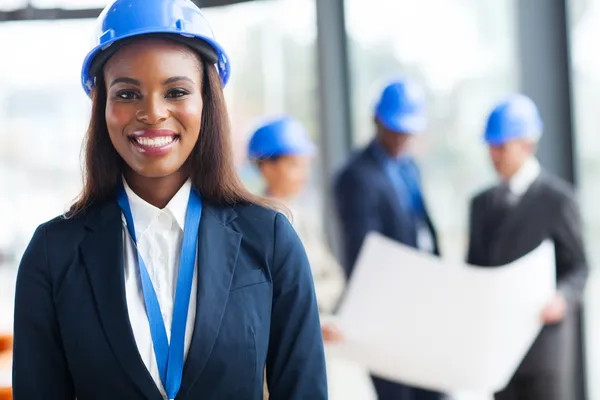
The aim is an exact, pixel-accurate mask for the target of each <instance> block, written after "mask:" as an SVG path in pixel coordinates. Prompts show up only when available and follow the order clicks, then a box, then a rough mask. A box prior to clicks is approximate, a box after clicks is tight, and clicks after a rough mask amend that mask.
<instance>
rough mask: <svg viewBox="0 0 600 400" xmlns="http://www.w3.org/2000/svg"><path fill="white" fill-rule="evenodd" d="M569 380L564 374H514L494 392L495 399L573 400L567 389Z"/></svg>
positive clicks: (570, 391)
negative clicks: (502, 386) (500, 388)
mask: <svg viewBox="0 0 600 400" xmlns="http://www.w3.org/2000/svg"><path fill="white" fill-rule="evenodd" d="M570 382H571V380H570V379H568V378H567V377H566V376H565V374H560V373H552V372H545V373H538V374H535V375H530V376H527V375H522V376H515V377H514V378H513V379H512V381H511V382H510V384H509V385H508V386H507V387H506V389H504V390H503V391H501V392H499V393H496V395H495V396H494V398H495V400H573V399H572V398H571V397H570V396H572V393H573V391H572V390H569V385H570Z"/></svg>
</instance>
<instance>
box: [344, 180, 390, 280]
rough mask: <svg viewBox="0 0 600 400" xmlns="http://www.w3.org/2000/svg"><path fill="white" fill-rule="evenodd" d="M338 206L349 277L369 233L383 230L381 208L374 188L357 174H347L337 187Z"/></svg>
mask: <svg viewBox="0 0 600 400" xmlns="http://www.w3.org/2000/svg"><path fill="white" fill-rule="evenodd" d="M334 198H335V206H336V209H337V213H338V218H339V224H340V225H339V226H340V234H341V238H342V246H343V257H344V259H343V266H344V269H345V271H346V278H347V279H350V277H351V275H352V271H353V269H354V264H355V263H356V259H357V258H358V254H359V252H360V249H361V246H362V244H363V240H364V239H365V236H366V235H367V233H369V232H371V231H373V232H381V230H382V227H381V219H380V211H379V209H378V207H377V198H376V195H375V193H374V190H373V188H372V187H369V185H368V183H367V182H364V179H361V177H359V176H356V175H355V174H351V173H346V174H344V175H342V176H340V178H339V179H338V181H337V182H336V183H335V186H334Z"/></svg>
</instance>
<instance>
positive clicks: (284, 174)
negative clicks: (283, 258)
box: [248, 116, 345, 339]
mask: <svg viewBox="0 0 600 400" xmlns="http://www.w3.org/2000/svg"><path fill="white" fill-rule="evenodd" d="M315 150H316V149H315V146H314V144H313V143H312V142H311V141H310V139H309V137H308V135H307V133H306V131H305V130H304V127H303V126H302V125H301V124H300V122H298V121H297V120H295V119H293V118H291V117H287V116H284V117H278V118H274V119H272V120H269V121H266V122H264V123H263V124H262V125H261V126H259V127H258V128H257V129H256V130H255V131H254V132H253V134H252V136H251V138H250V142H249V144H248V156H249V158H250V160H252V161H253V162H254V163H255V164H256V165H257V166H258V169H259V170H260V173H261V175H262V176H263V178H264V180H265V183H266V192H267V194H268V196H270V197H272V198H274V199H276V200H278V201H281V202H283V203H284V204H285V205H286V206H287V207H289V208H290V209H291V210H292V216H293V219H292V222H293V224H294V228H295V229H296V231H297V232H298V235H299V236H300V239H301V240H302V243H303V244H304V246H305V248H306V252H307V255H308V259H309V260H310V265H311V268H312V274H313V279H314V282H315V290H316V294H317V302H318V305H319V311H320V312H321V313H322V314H325V315H327V314H331V313H332V312H333V310H334V308H335V306H336V305H337V302H338V300H339V298H340V296H341V294H342V291H343V290H344V286H345V278H344V272H343V270H342V267H341V266H340V264H339V263H338V262H337V260H336V259H335V258H334V257H333V254H332V253H331V251H330V250H329V249H328V248H327V246H326V244H325V242H324V240H323V238H322V234H321V233H320V232H319V230H318V229H317V228H316V224H314V223H313V221H311V219H309V217H308V216H306V215H303V214H302V213H301V211H300V210H299V209H298V207H297V204H295V203H296V202H295V200H296V197H297V196H298V195H299V194H300V193H301V192H302V190H303V189H304V188H305V186H306V183H307V180H308V176H309V171H310V164H311V161H312V157H313V156H314V154H315ZM323 334H324V337H325V339H328V338H329V337H330V336H331V335H332V334H333V332H332V331H331V330H327V329H326V330H325V331H324V332H323Z"/></svg>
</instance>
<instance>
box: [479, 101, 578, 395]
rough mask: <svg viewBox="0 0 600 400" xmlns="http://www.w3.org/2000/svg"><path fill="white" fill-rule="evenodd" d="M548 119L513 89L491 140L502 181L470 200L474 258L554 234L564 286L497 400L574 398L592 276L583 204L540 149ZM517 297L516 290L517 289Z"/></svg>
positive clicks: (525, 248)
mask: <svg viewBox="0 0 600 400" xmlns="http://www.w3.org/2000/svg"><path fill="white" fill-rule="evenodd" d="M541 134H542V120H541V117H540V115H539V112H538V109H537V107H536V105H535V104H534V102H533V101H532V100H531V99H529V98H528V97H526V96H523V95H519V94H517V95H512V96H510V97H508V98H507V99H505V100H504V101H502V102H500V103H499V104H498V105H497V106H496V107H495V108H494V109H493V111H492V112H491V114H490V116H489V118H488V121H487V126H486V128H485V140H486V142H487V144H488V145H489V151H490V156H491V159H492V162H493V164H494V168H495V169H496V171H497V173H498V176H499V178H500V182H499V183H498V184H497V185H495V186H494V187H492V188H489V189H487V190H485V191H484V192H482V193H481V194H479V195H477V196H476V197H475V198H474V199H473V200H472V202H471V210H470V243H469V254H468V260H467V261H468V262H469V263H470V264H475V265H480V266H484V267H493V266H498V265H502V264H506V263H509V262H512V261H514V260H516V259H517V258H520V257H522V256H524V255H525V254H527V253H528V252H530V251H532V250H534V249H535V248H536V247H537V246H538V245H539V244H540V243H541V242H542V241H543V240H545V239H548V238H550V239H552V240H553V241H554V246H555V249H556V250H555V252H556V276H557V285H558V291H557V293H556V295H555V296H554V298H553V299H552V301H551V302H550V303H549V304H548V305H547V307H546V308H545V309H544V310H540V318H542V320H543V322H544V323H545V324H546V327H545V328H544V329H543V330H542V332H541V333H540V335H539V337H538V338H537V340H536V341H535V343H534V344H533V346H532V348H531V350H530V351H529V353H528V354H527V356H526V357H525V359H524V360H523V362H522V364H521V366H520V367H519V369H518V370H517V372H516V374H515V376H514V377H513V379H512V381H511V382H510V384H509V385H508V387H507V388H506V389H505V390H503V391H502V392H501V393H498V394H496V399H498V400H515V399H526V400H567V399H574V398H575V397H574V394H573V391H572V382H571V381H572V379H571V375H573V373H572V371H573V368H574V362H575V346H574V343H575V334H576V318H575V313H574V311H575V310H576V309H577V307H578V305H579V302H580V300H581V296H582V292H583V289H584V286H585V282H586V279H587V275H588V271H587V269H588V267H587V261H586V257H585V253H584V246H583V240H582V228H581V221H580V217H579V209H578V205H577V202H576V201H575V196H574V193H573V190H572V188H571V187H570V185H569V184H567V183H566V182H564V181H563V180H561V179H559V178H557V177H555V176H552V175H550V174H548V173H546V172H544V171H543V170H542V169H541V167H540V164H539V163H538V161H537V160H536V158H535V156H534V153H535V150H536V145H537V142H538V139H539V138H540V136H541ZM510 295H511V296H518V295H519V294H518V293H511V294H510Z"/></svg>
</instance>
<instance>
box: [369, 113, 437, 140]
mask: <svg viewBox="0 0 600 400" xmlns="http://www.w3.org/2000/svg"><path fill="white" fill-rule="evenodd" d="M377 120H378V121H379V123H380V124H381V125H383V127H384V128H386V129H388V130H390V131H392V132H396V133H399V134H400V133H404V134H409V135H414V134H417V133H420V132H423V131H424V130H425V129H426V128H427V120H426V118H425V116H424V115H422V114H415V115H405V116H402V117H399V118H394V117H389V116H380V115H378V116H377Z"/></svg>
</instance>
